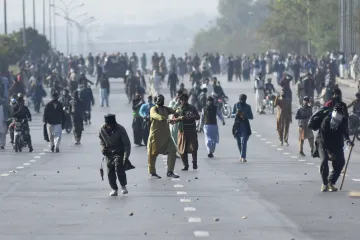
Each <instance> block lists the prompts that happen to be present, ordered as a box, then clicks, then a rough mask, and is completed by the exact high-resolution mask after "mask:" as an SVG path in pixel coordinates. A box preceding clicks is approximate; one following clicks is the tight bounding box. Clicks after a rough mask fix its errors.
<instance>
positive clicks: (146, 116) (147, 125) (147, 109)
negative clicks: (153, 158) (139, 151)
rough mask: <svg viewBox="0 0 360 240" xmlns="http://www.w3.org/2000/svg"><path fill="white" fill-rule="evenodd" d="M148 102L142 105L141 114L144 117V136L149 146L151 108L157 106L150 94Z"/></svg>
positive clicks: (145, 142)
mask: <svg viewBox="0 0 360 240" xmlns="http://www.w3.org/2000/svg"><path fill="white" fill-rule="evenodd" d="M147 100H148V102H147V103H144V104H142V105H141V107H140V110H139V114H140V116H141V117H142V118H143V123H142V137H143V141H144V144H145V146H147V142H148V138H149V132H150V124H151V122H150V109H151V108H152V107H153V106H155V104H154V103H153V98H152V96H151V95H150V96H148V98H147Z"/></svg>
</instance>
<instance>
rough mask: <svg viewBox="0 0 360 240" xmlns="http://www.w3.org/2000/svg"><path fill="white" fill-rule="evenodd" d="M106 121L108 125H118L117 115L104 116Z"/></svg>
mask: <svg viewBox="0 0 360 240" xmlns="http://www.w3.org/2000/svg"><path fill="white" fill-rule="evenodd" d="M104 119H105V123H106V124H115V123H116V117H115V114H111V113H109V114H106V115H105V116H104Z"/></svg>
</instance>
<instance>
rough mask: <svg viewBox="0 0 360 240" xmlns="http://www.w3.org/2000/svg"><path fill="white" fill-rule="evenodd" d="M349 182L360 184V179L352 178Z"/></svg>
mask: <svg viewBox="0 0 360 240" xmlns="http://www.w3.org/2000/svg"><path fill="white" fill-rule="evenodd" d="M351 180H353V181H354V182H360V179H359V178H353V179H351Z"/></svg>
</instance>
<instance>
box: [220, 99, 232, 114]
mask: <svg viewBox="0 0 360 240" xmlns="http://www.w3.org/2000/svg"><path fill="white" fill-rule="evenodd" d="M227 100H228V98H224V99H223V98H218V108H219V109H220V111H221V113H222V114H223V116H225V117H227V118H230V117H231V107H230V106H229V104H227V102H226V101H227Z"/></svg>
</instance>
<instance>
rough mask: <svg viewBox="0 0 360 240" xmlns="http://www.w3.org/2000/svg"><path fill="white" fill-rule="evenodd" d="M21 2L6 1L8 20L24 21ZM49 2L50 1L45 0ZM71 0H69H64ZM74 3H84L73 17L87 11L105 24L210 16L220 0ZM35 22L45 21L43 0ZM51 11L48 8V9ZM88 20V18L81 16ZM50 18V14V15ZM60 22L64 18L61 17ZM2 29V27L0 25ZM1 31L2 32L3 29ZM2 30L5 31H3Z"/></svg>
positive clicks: (76, 0) (29, 4) (29, 18)
mask: <svg viewBox="0 0 360 240" xmlns="http://www.w3.org/2000/svg"><path fill="white" fill-rule="evenodd" d="M22 1H23V0H7V5H8V23H9V24H12V23H21V22H22ZM45 1H46V3H47V4H48V2H49V0H45ZM50 1H55V3H56V5H58V6H61V7H63V6H64V5H63V4H62V3H61V0H50ZM63 1H64V2H67V3H68V2H70V0H63ZM73 2H74V3H73V4H72V6H76V5H79V4H81V3H84V6H83V7H81V8H79V9H77V10H74V11H73V14H72V17H75V16H77V15H79V14H81V13H84V12H87V13H88V15H89V16H94V17H96V19H97V20H98V21H100V22H102V23H139V24H141V23H156V22H159V21H164V20H166V19H168V18H179V17H182V16H187V15H191V14H193V13H197V12H203V13H205V14H207V15H216V13H217V3H218V0H74V1H73ZM32 3H33V0H25V5H26V22H27V25H29V26H30V25H32V22H33V14H32V11H33V10H32ZM35 3H36V15H37V17H36V21H37V23H38V25H41V24H42V4H43V0H35ZM46 12H47V13H46V14H48V8H47V9H46ZM82 19H85V18H82ZM3 21H4V13H3V0H0V23H1V25H3ZM47 21H48V17H47ZM57 21H58V23H59V24H63V21H62V20H60V19H58V20H57ZM0 29H1V30H3V26H1V27H0ZM1 30H0V31H1ZM1 32H2V31H1Z"/></svg>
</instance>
